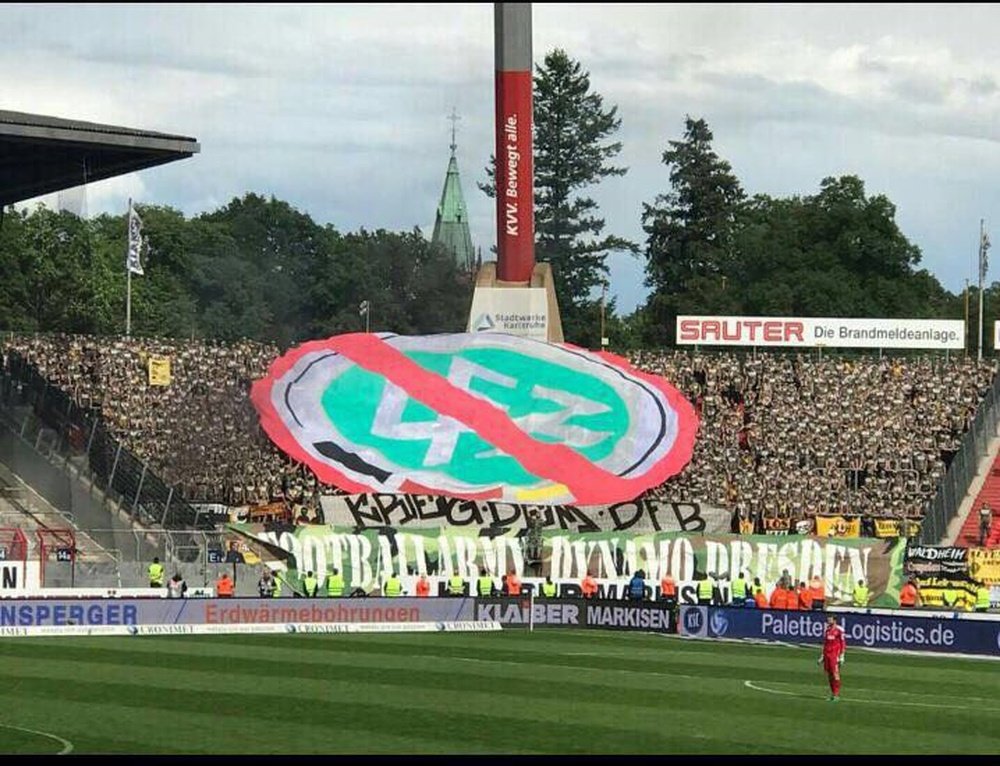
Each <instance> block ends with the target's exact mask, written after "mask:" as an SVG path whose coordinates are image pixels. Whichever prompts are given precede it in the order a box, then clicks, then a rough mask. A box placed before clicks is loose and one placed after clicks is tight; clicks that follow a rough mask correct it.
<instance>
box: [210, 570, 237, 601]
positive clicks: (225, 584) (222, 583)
mask: <svg viewBox="0 0 1000 766" xmlns="http://www.w3.org/2000/svg"><path fill="white" fill-rule="evenodd" d="M234 585H235V583H233V581H232V580H231V579H229V573H228V572H223V573H222V577H220V578H219V579H218V580H216V581H215V595H216V596H218V597H219V598H232V597H233V587H234Z"/></svg>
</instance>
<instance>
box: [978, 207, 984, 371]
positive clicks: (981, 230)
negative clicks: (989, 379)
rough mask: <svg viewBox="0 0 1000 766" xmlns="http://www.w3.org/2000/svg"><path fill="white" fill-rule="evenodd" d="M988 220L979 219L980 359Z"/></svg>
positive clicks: (981, 355)
mask: <svg viewBox="0 0 1000 766" xmlns="http://www.w3.org/2000/svg"><path fill="white" fill-rule="evenodd" d="M985 227H986V222H985V221H984V220H983V219H982V218H980V219H979V356H978V361H980V362H981V361H983V278H984V277H985V276H986V275H985V274H984V273H983V272H984V271H985V269H984V268H983V259H984V258H986V248H985V247H984V244H985V243H986V235H985V231H986V228H985Z"/></svg>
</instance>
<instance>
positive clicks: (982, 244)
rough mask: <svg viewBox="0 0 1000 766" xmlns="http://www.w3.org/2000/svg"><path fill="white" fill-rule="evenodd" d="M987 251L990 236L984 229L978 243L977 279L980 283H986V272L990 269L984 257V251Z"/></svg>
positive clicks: (987, 260)
mask: <svg viewBox="0 0 1000 766" xmlns="http://www.w3.org/2000/svg"><path fill="white" fill-rule="evenodd" d="M989 249H990V235H989V234H987V233H986V229H983V235H982V238H981V239H980V241H979V279H980V281H982V282H985V281H986V272H987V271H988V270H989V267H990V264H989V259H988V258H987V256H986V251H987V250H989Z"/></svg>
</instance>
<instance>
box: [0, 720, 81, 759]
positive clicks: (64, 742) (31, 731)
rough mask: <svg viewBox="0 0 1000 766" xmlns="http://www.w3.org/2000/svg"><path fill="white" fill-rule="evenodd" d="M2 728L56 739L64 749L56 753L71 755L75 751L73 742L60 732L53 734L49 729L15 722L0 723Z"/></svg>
mask: <svg viewBox="0 0 1000 766" xmlns="http://www.w3.org/2000/svg"><path fill="white" fill-rule="evenodd" d="M0 729H13V730H14V731H24V732H27V733H28V734H37V735H38V736H39V737H46V738H47V739H54V740H55V741H56V742H58V743H59V744H61V745H62V746H63V749H62V750H60V751H59V752H58V753H56V755H69V754H70V753H72V752H73V743H72V742H70V741H69V740H68V739H63V738H62V737H60V736H59V735H58V734H52V733H50V732H47V731H39V730H38V729H29V728H28V727H26V726H14V724H10V723H0Z"/></svg>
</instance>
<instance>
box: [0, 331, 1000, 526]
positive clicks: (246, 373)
mask: <svg viewBox="0 0 1000 766" xmlns="http://www.w3.org/2000/svg"><path fill="white" fill-rule="evenodd" d="M2 351H3V354H4V357H5V358H6V355H7V354H9V353H10V352H11V351H16V352H18V353H19V354H21V355H22V356H23V357H25V358H26V359H27V360H28V361H29V362H31V363H32V364H34V365H36V366H37V367H38V369H39V371H40V372H41V374H42V375H43V376H45V377H46V378H47V379H48V380H49V381H50V383H51V384H53V385H55V386H58V387H60V388H62V389H64V390H65V391H66V392H67V393H69V394H70V395H71V396H72V397H73V398H74V400H75V401H76V402H77V403H78V404H80V405H82V406H86V407H91V408H94V409H96V410H98V411H100V413H101V414H102V415H103V417H104V419H105V422H106V423H107V424H108V426H109V428H110V429H111V430H112V431H113V432H114V433H115V434H116V435H117V436H118V437H120V438H121V439H122V440H123V442H124V443H125V444H126V446H128V447H129V448H130V449H132V451H133V452H134V453H135V454H136V455H138V456H139V457H140V458H141V459H143V460H146V461H148V464H149V465H150V467H151V468H152V469H153V470H155V471H157V472H158V473H159V474H160V476H161V477H162V478H163V479H164V480H165V481H167V482H168V483H171V484H173V485H175V486H178V487H179V488H180V489H181V491H182V492H183V493H184V495H185V497H186V498H187V499H188V500H189V501H191V502H194V503H199V502H203V503H204V502H215V503H224V504H226V505H230V506H245V505H250V506H253V505H261V504H266V503H273V502H277V501H286V502H288V503H289V504H290V505H291V506H292V513H293V517H294V518H295V519H296V520H298V521H309V520H319V519H320V518H321V517H320V516H319V514H320V511H319V503H318V499H319V495H320V493H321V492H322V493H332V492H335V491H336V490H334V489H333V488H332V487H326V486H322V485H321V484H320V483H319V482H318V481H317V479H316V477H315V476H314V475H313V474H312V472H311V471H310V470H309V469H308V468H306V467H305V466H304V465H302V464H299V463H297V462H295V461H294V460H291V459H290V458H288V457H287V456H285V455H283V454H282V453H281V452H280V451H278V450H277V449H276V448H275V447H274V446H272V445H271V443H270V441H269V440H268V438H267V436H266V435H265V434H264V433H263V431H262V430H261V428H260V426H259V424H258V419H257V415H256V412H255V411H254V408H253V405H252V404H251V402H250V399H249V389H250V385H251V383H252V382H253V381H254V380H255V379H257V378H259V377H261V376H262V375H264V373H265V372H266V370H267V367H268V365H269V364H270V362H271V361H272V360H273V359H274V358H276V357H277V356H278V354H279V350H278V349H277V348H276V347H274V346H269V345H264V344H260V343H256V342H252V341H240V342H236V343H229V344H226V343H213V342H203V341H176V340H163V339H145V338H144V339H138V338H131V339H129V338H98V337H90V336H65V335H44V336H42V335H39V336H30V335H22V336H16V335H15V336H5V337H4V338H3V340H2ZM151 355H154V356H164V357H168V358H169V359H170V362H171V382H170V384H169V385H165V386H155V385H151V384H150V381H149V375H148V368H147V362H148V358H149V356H151ZM630 361H631V362H632V363H633V364H634V365H635V366H637V367H638V368H640V369H642V370H645V371H647V372H652V373H656V374H660V375H663V376H665V377H666V378H667V379H668V380H670V381H672V382H673V383H674V385H676V386H677V387H678V388H679V389H680V390H681V391H682V392H683V393H684V394H685V395H686V396H687V397H688V398H689V399H690V400H691V401H692V402H693V403H694V404H695V407H696V409H697V410H698V413H699V417H700V418H701V428H700V432H699V436H698V440H697V442H696V446H695V452H694V457H693V459H692V461H691V463H690V465H689V466H688V467H687V468H686V469H685V470H684V471H683V472H682V473H681V474H680V475H679V476H676V477H674V478H673V479H671V480H669V481H668V482H667V483H666V484H664V485H661V486H660V487H657V488H656V489H654V490H653V491H652V494H654V495H661V496H664V497H665V498H668V499H670V500H674V501H698V502H702V503H707V504H709V505H715V506H719V507H724V508H728V509H731V510H733V511H734V512H735V513H736V514H737V516H738V517H739V518H740V519H743V520H746V521H748V522H750V523H752V524H753V526H754V528H755V529H756V530H757V531H762V525H763V522H764V521H765V520H768V519H782V520H787V521H788V522H791V523H794V522H796V521H800V520H804V519H808V518H810V517H813V516H815V515H818V514H819V515H826V514H840V515H854V516H857V515H862V516H865V517H868V518H878V517H891V518H918V517H920V516H921V515H922V514H923V511H924V509H925V507H926V504H927V502H928V501H929V500H930V499H931V497H932V496H933V494H934V492H935V490H936V487H937V484H938V481H939V480H940V478H941V476H942V475H943V474H944V472H945V470H946V469H947V466H948V464H949V462H950V461H951V459H952V457H953V456H954V454H955V452H956V451H957V450H958V448H959V445H960V440H961V437H962V435H963V434H964V433H965V431H966V430H967V429H968V427H969V424H970V423H971V421H972V419H973V417H974V415H975V411H976V407H977V405H978V403H979V402H980V400H981V399H982V397H983V396H984V395H985V394H986V393H987V391H988V390H989V387H990V386H991V385H992V381H993V376H994V374H995V372H996V370H995V365H994V364H993V363H992V362H985V361H984V362H981V363H977V362H976V361H975V360H973V359H967V358H951V359H944V358H941V357H923V358H907V359H904V358H898V357H897V358H889V357H886V358H882V359H879V358H877V357H874V356H859V357H856V358H850V359H849V358H838V357H825V358H823V359H818V358H816V357H815V356H808V355H802V354H798V355H789V354H780V353H758V354H756V355H751V354H733V353H726V352H722V353H693V352H690V351H680V350H678V351H640V352H635V353H634V354H632V355H631V358H630Z"/></svg>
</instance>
